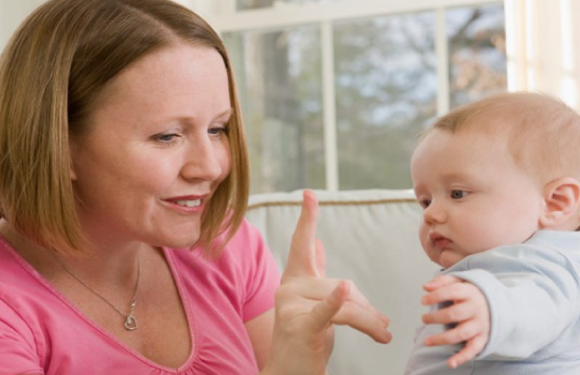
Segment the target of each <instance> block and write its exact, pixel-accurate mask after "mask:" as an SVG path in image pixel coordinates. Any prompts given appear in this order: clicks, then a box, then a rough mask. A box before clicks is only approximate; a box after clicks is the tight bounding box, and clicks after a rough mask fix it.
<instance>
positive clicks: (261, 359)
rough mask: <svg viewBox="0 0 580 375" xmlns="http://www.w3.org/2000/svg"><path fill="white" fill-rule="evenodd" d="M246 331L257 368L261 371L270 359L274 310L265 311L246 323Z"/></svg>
mask: <svg viewBox="0 0 580 375" xmlns="http://www.w3.org/2000/svg"><path fill="white" fill-rule="evenodd" d="M246 330H247V331H248V336H250V341H251V342H252V346H253V347H254V354H255V355H256V361H257V363H258V368H259V369H260V370H263V369H264V367H265V366H266V363H267V362H268V358H269V357H270V350H271V348H272V334H273V331H274V309H271V310H269V311H266V312H265V313H263V314H262V315H259V316H257V317H255V318H254V319H252V320H250V321H248V322H247V323H246Z"/></svg>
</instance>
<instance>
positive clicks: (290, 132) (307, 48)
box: [224, 26, 326, 193]
mask: <svg viewBox="0 0 580 375" xmlns="http://www.w3.org/2000/svg"><path fill="white" fill-rule="evenodd" d="M224 41H225V43H226V45H227V48H228V51H229V52H230V53H231V54H232V61H233V62H234V64H235V66H234V68H235V71H236V78H237V82H238V92H239V94H240V98H241V100H242V107H243V110H244V119H245V125H246V131H247V136H248V147H249V152H250V165H251V168H252V193H264V192H273V191H290V190H295V189H301V188H305V187H309V188H314V189H324V188H325V186H326V182H325V168H324V144H323V142H324V140H323V128H322V127H323V123H322V108H321V106H322V103H321V100H322V99H321V98H322V92H321V62H320V29H319V28H318V27H311V26H309V27H300V28H294V29H292V30H286V31H278V32H268V33H258V32H245V33H236V34H227V35H225V36H224Z"/></svg>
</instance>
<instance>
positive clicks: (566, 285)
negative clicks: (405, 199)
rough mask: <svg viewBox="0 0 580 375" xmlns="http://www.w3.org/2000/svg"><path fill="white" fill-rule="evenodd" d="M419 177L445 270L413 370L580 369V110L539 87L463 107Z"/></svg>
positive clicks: (438, 127)
mask: <svg viewBox="0 0 580 375" xmlns="http://www.w3.org/2000/svg"><path fill="white" fill-rule="evenodd" d="M411 176H412V179H413V188H414V190H415V194H416V196H417V199H418V201H419V203H420V204H421V206H422V207H423V209H424V213H423V221H422V223H421V227H420V230H419V236H420V240H421V244H422V246H423V249H424V250H425V253H426V254H427V255H428V256H429V258H430V259H431V260H432V261H433V262H435V263H437V264H439V265H440V266H441V267H442V270H441V274H440V275H439V276H437V277H436V278H435V279H434V280H432V281H431V282H429V283H427V284H426V285H425V286H424V289H425V290H426V291H427V294H426V295H425V296H424V297H423V300H422V303H423V304H424V305H430V306H431V311H430V312H429V313H427V314H425V315H424V316H423V323H425V324H424V325H423V326H422V327H421V328H420V330H419V331H418V333H417V338H416V342H415V347H414V349H413V352H412V355H411V357H410V360H409V364H408V366H407V371H406V374H413V375H420V374H429V375H439V374H458V375H459V374H475V375H484V374H490V375H491V374H493V375H510V374H526V375H535V374H541V375H547V374H549V375H556V374H566V375H572V374H573V375H578V374H580V319H579V316H580V232H578V229H579V227H580V182H579V181H580V116H579V115H578V114H577V113H575V112H574V111H573V110H572V109H570V108H569V107H567V106H566V105H565V104H563V103H561V102H560V101H558V100H556V99H553V98H550V97H548V96H545V95H540V94H532V93H511V94H503V95H499V96H494V97H491V98H488V99H485V100H482V101H479V102H476V103H473V104H469V105H466V106H463V107H461V108H458V109H456V110H453V111H451V112H450V113H448V114H447V115H445V116H443V117H442V118H440V119H439V120H438V121H437V122H436V123H435V124H434V125H433V126H432V127H430V128H429V129H427V131H426V132H425V134H424V135H423V137H422V138H421V141H420V143H419V145H418V147H417V149H416V150H415V152H414V154H413V157H412V161H411ZM449 367H451V368H452V369H454V370H450V369H449Z"/></svg>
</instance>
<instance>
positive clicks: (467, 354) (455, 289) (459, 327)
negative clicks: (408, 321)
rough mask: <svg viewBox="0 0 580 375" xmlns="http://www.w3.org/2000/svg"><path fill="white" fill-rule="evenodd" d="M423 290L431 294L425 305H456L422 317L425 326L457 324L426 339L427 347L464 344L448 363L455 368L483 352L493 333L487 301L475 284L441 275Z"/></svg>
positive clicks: (427, 297) (428, 294) (424, 302)
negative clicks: (445, 303) (446, 303)
mask: <svg viewBox="0 0 580 375" xmlns="http://www.w3.org/2000/svg"><path fill="white" fill-rule="evenodd" d="M423 288H424V289H425V290H426V291H427V292H428V293H427V295H425V296H424V297H423V299H422V301H421V302H422V303H423V304H424V305H434V304H437V303H443V302H448V301H450V302H453V304H452V305H450V306H449V307H445V308H443V309H440V310H436V311H433V312H430V313H428V314H425V315H423V322H424V323H425V324H456V325H455V326H454V327H453V328H451V329H449V330H447V331H445V332H443V333H440V334H438V335H434V336H429V337H427V338H426V339H425V345H427V346H437V345H452V344H459V343H462V342H465V346H464V347H463V349H461V351H459V353H457V354H455V355H453V356H452V357H451V358H449V360H448V361H447V363H448V365H449V367H451V368H456V367H458V366H460V365H461V364H463V363H465V362H467V361H470V360H471V359H473V358H475V356H476V355H477V354H478V353H480V352H481V351H482V350H483V348H484V347H485V345H486V344H487V341H488V340H489V332H490V326H491V323H490V313H489V306H488V303H487V300H486V298H485V296H484V295H483V293H482V292H481V290H480V289H479V288H478V287H476V286H475V285H473V284H471V283H469V282H467V281H465V280H462V279H459V278H457V277H454V276H449V275H443V276H438V277H436V278H435V279H433V280H432V281H430V282H429V283H427V284H425V285H424V286H423Z"/></svg>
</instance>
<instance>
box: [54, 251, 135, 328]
mask: <svg viewBox="0 0 580 375" xmlns="http://www.w3.org/2000/svg"><path fill="white" fill-rule="evenodd" d="M54 259H55V260H56V262H57V263H58V264H59V265H60V266H61V267H62V268H63V269H64V270H65V271H66V272H68V273H69V274H70V275H71V276H72V277H73V278H74V279H75V280H76V281H78V282H79V283H80V284H81V285H83V286H84V287H85V288H87V289H88V290H89V291H90V292H91V293H93V294H94V295H95V296H97V297H99V298H100V299H102V300H103V301H105V302H106V303H107V305H109V306H111V307H112V308H113V309H114V310H115V311H116V312H118V313H119V315H121V316H122V317H123V318H125V322H124V323H123V326H124V327H125V329H126V330H127V331H134V330H136V329H137V327H138V326H137V319H136V318H135V315H133V312H134V311H135V306H137V290H138V289H139V280H140V279H141V260H140V257H139V256H138V257H137V280H136V281H135V288H134V289H133V298H131V303H130V304H129V313H127V314H125V313H123V312H122V311H121V310H120V309H119V308H117V306H115V305H113V304H112V303H111V302H109V300H108V299H106V298H105V297H103V296H102V295H101V294H99V293H98V292H97V291H96V290H94V289H93V288H92V287H91V286H90V285H89V284H87V282H86V281H84V280H83V279H81V278H80V277H78V276H77V275H76V274H75V273H74V272H73V271H72V270H71V269H70V268H69V267H68V266H67V265H66V264H64V262H63V261H62V260H61V259H60V258H59V257H58V256H57V255H56V254H54Z"/></svg>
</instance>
